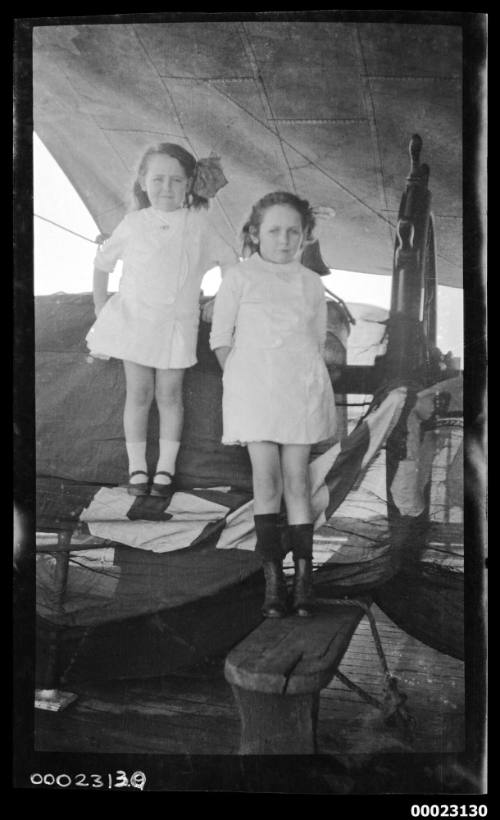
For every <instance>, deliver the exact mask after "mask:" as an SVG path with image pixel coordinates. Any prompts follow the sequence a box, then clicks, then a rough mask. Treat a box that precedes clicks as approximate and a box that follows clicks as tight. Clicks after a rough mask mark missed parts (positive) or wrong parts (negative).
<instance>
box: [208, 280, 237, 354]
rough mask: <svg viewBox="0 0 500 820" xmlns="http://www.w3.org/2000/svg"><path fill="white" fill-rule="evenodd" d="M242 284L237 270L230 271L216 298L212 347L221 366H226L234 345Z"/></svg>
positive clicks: (211, 337) (211, 339)
mask: <svg viewBox="0 0 500 820" xmlns="http://www.w3.org/2000/svg"><path fill="white" fill-rule="evenodd" d="M241 288H242V282H241V278H240V275H239V271H238V269H237V268H233V269H232V270H228V272H227V274H226V276H225V277H224V279H223V280H222V282H221V286H220V288H219V291H218V293H217V296H216V297H215V305H214V315H213V321H212V330H211V333H210V347H211V349H212V350H214V351H215V355H216V356H217V359H218V361H219V364H220V366H221V367H222V369H224V365H225V362H226V359H227V357H228V354H229V352H230V350H231V347H232V343H233V332H234V328H235V326H236V319H237V316H238V309H239V305H240V297H241Z"/></svg>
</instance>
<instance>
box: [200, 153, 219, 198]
mask: <svg viewBox="0 0 500 820" xmlns="http://www.w3.org/2000/svg"><path fill="white" fill-rule="evenodd" d="M224 185H227V179H226V177H225V176H224V172H223V170H222V168H221V164H220V157H216V156H215V154H210V156H209V157H206V158H205V159H199V160H198V162H197V163H196V169H195V172H194V177H193V184H192V186H191V191H192V193H193V194H196V195H197V196H202V197H205V199H208V198H209V197H212V196H215V194H216V193H217V191H218V190H219V188H223V187H224Z"/></svg>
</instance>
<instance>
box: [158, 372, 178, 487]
mask: <svg viewBox="0 0 500 820" xmlns="http://www.w3.org/2000/svg"><path fill="white" fill-rule="evenodd" d="M184 372H185V371H184V369H183V368H178V369H173V370H157V371H156V384H155V398H156V404H157V405H158V415H159V417H160V455H159V459H158V464H157V466H156V470H157V472H158V471H160V472H162V471H163V472H167V473H170V475H172V476H173V475H174V473H175V461H176V458H177V453H178V451H179V447H180V442H181V436H182V425H183V421H184V404H183V400H182V382H183V379H184ZM170 481H171V479H170V478H169V477H168V476H166V475H157V476H156V477H155V483H156V484H169V483H170Z"/></svg>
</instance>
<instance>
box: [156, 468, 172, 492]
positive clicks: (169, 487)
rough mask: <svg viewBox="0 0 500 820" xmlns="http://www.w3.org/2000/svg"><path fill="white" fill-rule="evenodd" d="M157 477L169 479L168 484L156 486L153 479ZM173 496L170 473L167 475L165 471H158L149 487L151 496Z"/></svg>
mask: <svg viewBox="0 0 500 820" xmlns="http://www.w3.org/2000/svg"><path fill="white" fill-rule="evenodd" d="M157 475H166V476H168V477H169V479H170V484H158V483H157V482H155V480H154V479H155V478H156V476H157ZM173 494H174V477H173V475H172V473H167V472H166V470H158V471H157V472H156V473H155V475H154V478H153V483H152V485H151V495H153V496H156V497H158V496H160V497H161V498H169V497H170V496H172V495H173Z"/></svg>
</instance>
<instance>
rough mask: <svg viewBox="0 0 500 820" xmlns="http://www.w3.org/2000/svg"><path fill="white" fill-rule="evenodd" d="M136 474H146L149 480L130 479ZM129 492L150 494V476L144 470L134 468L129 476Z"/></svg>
mask: <svg viewBox="0 0 500 820" xmlns="http://www.w3.org/2000/svg"><path fill="white" fill-rule="evenodd" d="M134 475H145V476H146V478H147V481H137V482H135V483H134V482H132V481H131V480H130V479H131V478H132V476H134ZM127 492H128V494H129V495H149V476H148V474H147V473H146V472H145V471H144V470H134V472H133V473H130V475H129V477H128V485H127Z"/></svg>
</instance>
